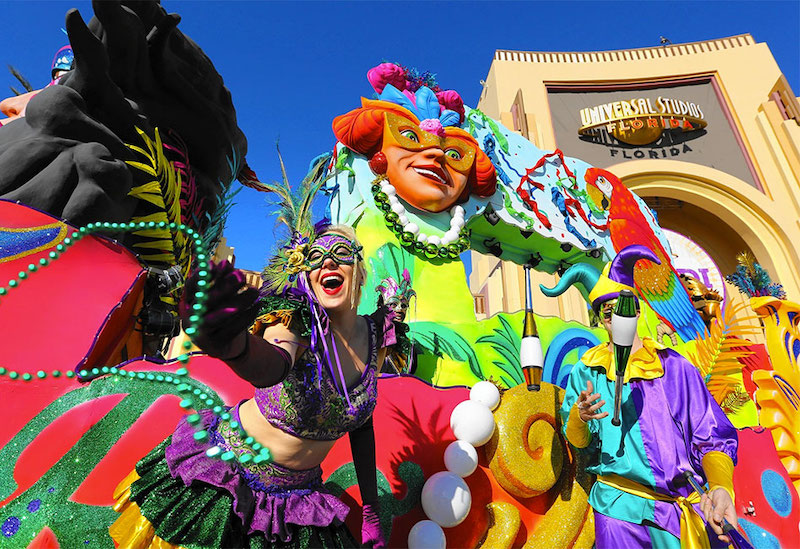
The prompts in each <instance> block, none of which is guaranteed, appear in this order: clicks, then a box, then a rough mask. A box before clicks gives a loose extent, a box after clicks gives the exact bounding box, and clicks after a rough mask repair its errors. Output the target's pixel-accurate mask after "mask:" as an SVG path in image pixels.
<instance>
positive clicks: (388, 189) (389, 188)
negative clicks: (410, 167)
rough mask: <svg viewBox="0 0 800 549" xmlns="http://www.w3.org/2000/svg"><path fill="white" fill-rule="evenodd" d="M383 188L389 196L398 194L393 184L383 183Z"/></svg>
mask: <svg viewBox="0 0 800 549" xmlns="http://www.w3.org/2000/svg"><path fill="white" fill-rule="evenodd" d="M381 190H382V191H383V192H384V193H386V195H387V196H395V195H396V194H397V191H396V190H395V189H394V187H393V186H392V185H381Z"/></svg>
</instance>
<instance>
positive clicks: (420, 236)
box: [417, 233, 428, 244]
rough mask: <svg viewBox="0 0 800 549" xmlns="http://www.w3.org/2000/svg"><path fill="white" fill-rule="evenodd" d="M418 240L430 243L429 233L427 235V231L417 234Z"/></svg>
mask: <svg viewBox="0 0 800 549" xmlns="http://www.w3.org/2000/svg"><path fill="white" fill-rule="evenodd" d="M417 241H419V242H422V243H423V244H427V243H428V235H426V234H425V233H419V234H417Z"/></svg>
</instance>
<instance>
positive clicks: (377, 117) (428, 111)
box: [333, 63, 497, 213]
mask: <svg viewBox="0 0 800 549" xmlns="http://www.w3.org/2000/svg"><path fill="white" fill-rule="evenodd" d="M367 78H368V79H369V81H370V84H372V86H373V88H374V89H375V91H376V93H378V94H379V95H378V100H369V99H364V98H362V100H361V108H358V109H355V110H353V111H350V112H349V113H347V114H344V115H342V116H339V117H337V118H336V119H334V121H333V133H334V134H335V135H336V137H337V139H339V141H340V142H342V143H343V144H344V145H345V146H346V147H348V148H349V149H351V150H353V151H355V152H357V153H359V154H363V155H365V156H366V157H367V158H369V159H370V167H371V168H372V170H373V171H374V172H375V173H376V174H378V175H385V176H386V178H387V179H388V182H389V183H390V184H391V186H392V187H393V189H394V191H395V192H396V196H397V197H399V198H400V199H402V200H403V201H405V202H406V203H408V204H410V205H411V206H413V207H415V208H417V209H420V210H424V211H427V212H434V213H435V212H442V211H444V210H447V209H448V208H450V207H451V206H453V205H455V204H459V203H462V202H465V201H466V200H467V199H468V198H469V196H470V195H471V194H474V195H477V196H480V197H487V196H491V195H492V194H493V193H494V191H495V186H496V182H497V181H496V174H495V169H494V166H493V165H492V162H491V161H490V160H489V158H488V157H487V156H486V154H484V152H483V151H482V150H481V148H480V147H479V146H478V142H477V141H476V140H475V138H474V137H472V136H471V135H470V134H469V133H468V132H466V131H464V130H462V129H461V128H460V127H459V125H460V124H461V123H462V122H463V120H464V104H463V102H462V101H461V97H460V96H459V95H458V93H457V92H455V91H452V90H448V91H442V90H439V89H438V86H434V89H431V88H430V87H428V86H427V85H422V84H424V83H420V82H416V83H415V82H412V81H409V80H408V71H407V70H406V69H403V68H402V67H399V66H398V65H395V64H393V63H383V64H381V65H378V66H377V67H375V68H373V69H372V70H370V71H369V73H368V74H367Z"/></svg>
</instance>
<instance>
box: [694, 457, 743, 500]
mask: <svg viewBox="0 0 800 549" xmlns="http://www.w3.org/2000/svg"><path fill="white" fill-rule="evenodd" d="M702 464H703V472H704V473H705V474H706V478H707V479H708V491H709V492H710V491H711V490H713V489H714V488H723V489H724V490H725V491H726V492H728V494H730V496H731V500H732V501H733V502H734V503H735V502H736V496H735V495H734V493H733V460H731V458H730V457H728V454H725V453H723V452H718V451H716V450H713V451H711V452H708V453H707V454H706V455H704V456H703V460H702Z"/></svg>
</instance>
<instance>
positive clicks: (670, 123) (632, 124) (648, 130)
mask: <svg viewBox="0 0 800 549" xmlns="http://www.w3.org/2000/svg"><path fill="white" fill-rule="evenodd" d="M580 113H581V127H580V129H579V130H578V133H579V134H580V135H586V136H595V137H599V136H600V135H601V134H602V133H603V132H606V133H608V134H609V135H612V136H614V138H616V139H617V140H618V141H621V142H622V143H627V144H629V145H647V144H649V143H653V142H655V141H657V140H658V138H659V137H661V134H662V133H663V132H664V130H680V131H684V132H690V131H696V130H700V129H703V128H705V127H706V126H707V124H708V123H707V122H706V121H705V119H704V117H703V111H702V109H700V106H699V105H697V104H696V103H690V102H688V101H681V100H678V99H669V98H666V97H658V98H657V99H656V100H655V102H653V100H652V99H649V98H647V99H645V98H640V99H631V100H630V101H614V102H612V103H605V104H603V105H597V106H596V107H587V108H585V109H581V111H580Z"/></svg>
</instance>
